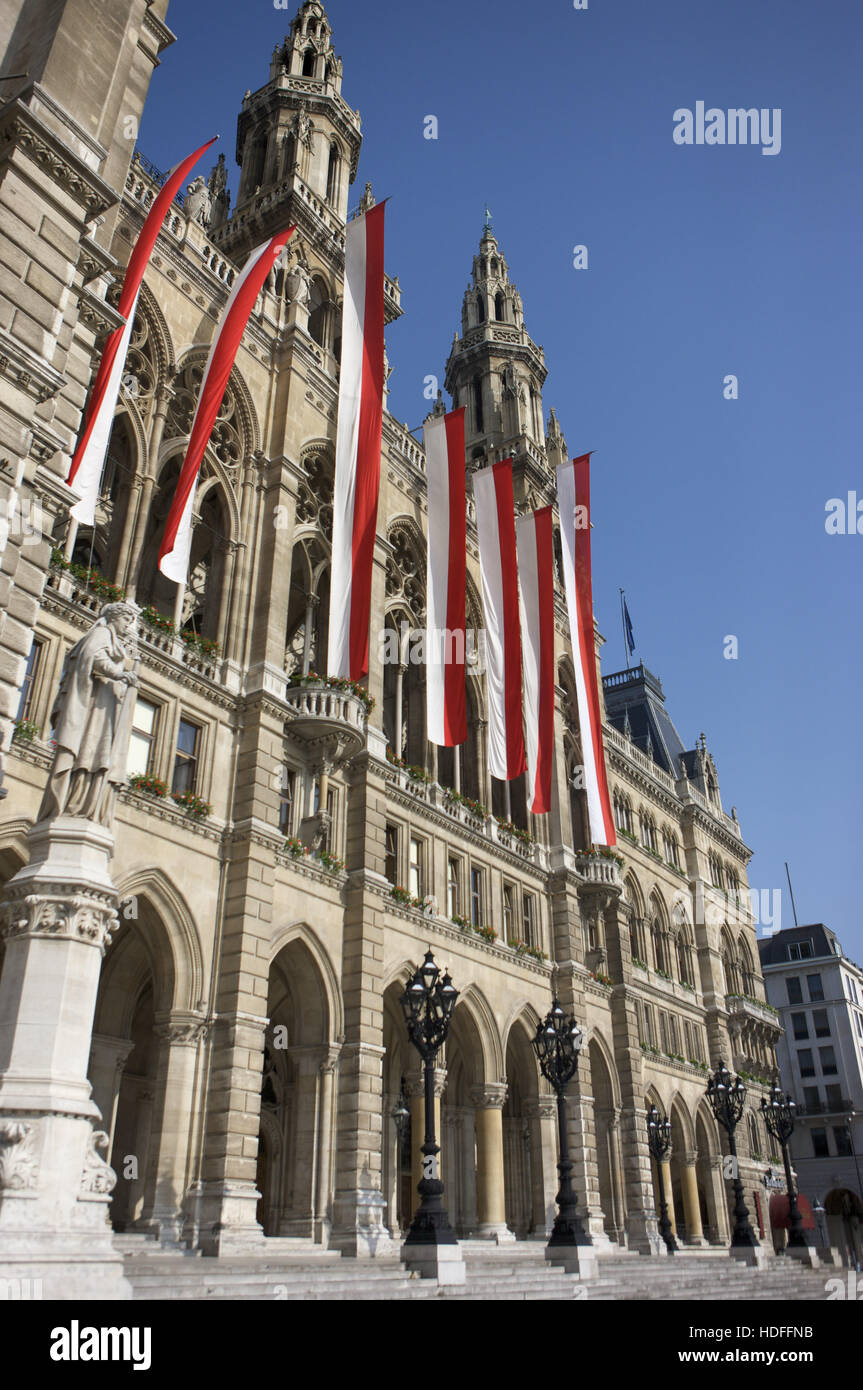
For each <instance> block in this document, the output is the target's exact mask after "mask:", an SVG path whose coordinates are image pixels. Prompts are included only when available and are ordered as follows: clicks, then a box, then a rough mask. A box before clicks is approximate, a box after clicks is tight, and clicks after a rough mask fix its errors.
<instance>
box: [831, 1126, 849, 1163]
mask: <svg viewBox="0 0 863 1390" xmlns="http://www.w3.org/2000/svg"><path fill="white" fill-rule="evenodd" d="M833 1143H834V1144H835V1145H836V1153H837V1154H838V1156H839V1157H840V1158H850V1157H851V1155H852V1154H853V1152H854V1150H853V1148H852V1147H851V1135H850V1134H849V1133H848V1131H847V1129H846V1128H845V1126H844V1125H834V1126H833Z"/></svg>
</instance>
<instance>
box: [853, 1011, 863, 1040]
mask: <svg viewBox="0 0 863 1390" xmlns="http://www.w3.org/2000/svg"><path fill="white" fill-rule="evenodd" d="M854 1025H855V1027H856V1029H857V1035H858V1037H861V1038H863V1015H860V1014H855V1015H854Z"/></svg>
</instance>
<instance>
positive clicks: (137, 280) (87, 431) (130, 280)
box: [66, 135, 219, 484]
mask: <svg viewBox="0 0 863 1390" xmlns="http://www.w3.org/2000/svg"><path fill="white" fill-rule="evenodd" d="M218 138H219V137H218V135H214V136H213V139H212V140H208V141H207V143H206V144H205V145H201V147H200V149H197V150H195V152H194V154H190V155H189V156H188V157H187V158H186V159H184V160H183V161H182V163H181V164H178V165H177V166H176V168H175V169H173V170H172V171H171V173H170V174H169V175H168V177H167V178H166V180H165V182H164V184H163V185H162V187H161V189H160V190H159V193H158V194H157V196H156V198H155V199H154V200H153V205H152V207H151V208H150V211H149V212H148V213H147V216H146V219H145V221H144V225H143V227H142V228H141V231H140V233H139V235H138V240H137V241H136V242H135V245H134V248H133V250H132V254H131V256H130V257H129V264H128V266H127V267H126V274H125V277H124V279H123V289H122V291H121V293H120V301H119V304H118V305H117V311H118V313H120V314H122V316H123V318H124V319H126V318H128V316H129V313H130V311H131V309H132V306H133V305H134V303H135V300H136V299H137V296H138V291H139V290H140V288H141V281H142V280H143V278H144V271H145V270H146V269H147V265H148V263H149V260H150V256H151V254H152V251H153V247H154V246H155V244H156V238H157V237H158V235H159V231H160V229H161V226H162V223H163V222H164V220H165V214H166V213H167V211H168V209H169V207H170V206H171V204H172V203H173V201H174V198H175V197H176V195H177V193H178V191H179V189H180V188H181V186H182V184H183V181H184V179H185V177H186V175H187V174H188V172H189V170H190V169H191V168H193V166H194V165H195V164H197V162H198V160H199V159H200V158H201V155H202V154H204V153H205V151H206V150H208V149H209V148H210V146H211V145H213V144H215V142H216V140H218ZM123 331H124V330H123V328H122V327H120V328H115V329H114V331H113V332H112V333H111V334H110V335H109V337H108V339H107V341H106V343H105V347H104V350H103V352H102V360H101V362H100V363H99V370H98V372H97V373H96V380H95V382H94V383H93V390H92V391H91V393H90V400H89V403H88V405H87V413H86V415H85V417H84V427H83V429H82V431H81V435H80V438H79V440H78V446H77V448H76V450H75V454H74V456H73V458H72V463H71V466H70V468H69V475H68V477H67V479H66V481H67V483H69V484H71V483H73V482H74V481H75V478H76V476H77V473H78V470H79V468H80V467H81V464H82V462H83V459H84V456H85V454H86V451H87V445H88V443H89V442H90V436H91V434H92V433H93V427H94V425H95V423H96V419H97V417H98V415H99V410H100V408H101V407H102V405H103V403H105V395H106V392H107V389H108V384H109V381H110V378H111V368H112V367H113V365H114V361H115V358H116V356H117V352H118V350H119V347H120V343H121V341H122V338H123ZM112 413H113V406H112ZM99 466H100V469H101V463H100V465H99Z"/></svg>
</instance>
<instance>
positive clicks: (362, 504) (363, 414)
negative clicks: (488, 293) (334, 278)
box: [327, 203, 386, 681]
mask: <svg viewBox="0 0 863 1390" xmlns="http://www.w3.org/2000/svg"><path fill="white" fill-rule="evenodd" d="M385 207H386V204H385V203H378V204H377V205H376V206H375V207H373V208H370V209H369V211H368V212H366V213H364V214H363V215H362V216H361V217H355V218H354V219H353V221H352V222H349V223H348V226H347V231H346V234H345V298H344V307H343V310H342V362H341V373H340V376H339V420H338V433H337V436H336V476H335V483H334V490H333V552H332V570H331V577H330V630H329V642H328V651H327V673H328V675H330V676H347V677H349V678H350V679H351V680H355V681H358V680H361V679H362V677H363V676H364V675H366V673H367V672H368V669H369V622H370V619H371V604H372V563H373V560H374V550H375V530H376V527H377V520H378V491H379V487H380V476H381V430H382V427H383V398H384V209H385Z"/></svg>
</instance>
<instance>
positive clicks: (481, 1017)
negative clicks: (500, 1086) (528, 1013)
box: [456, 983, 506, 1081]
mask: <svg viewBox="0 0 863 1390" xmlns="http://www.w3.org/2000/svg"><path fill="white" fill-rule="evenodd" d="M456 1008H461V1009H464V1010H465V1011H466V1012H467V1013H469V1014H470V1015H471V1018H472V1020H473V1023H474V1025H475V1027H476V1031H477V1035H478V1037H479V1041H480V1045H481V1047H482V1058H483V1076H484V1078H485V1080H486V1081H503V1080H504V1077H505V1075H506V1070H505V1067H504V1054H503V1047H502V1045H501V1038H500V1030H499V1029H498V1026H497V1021H496V1019H495V1016H494V1011H493V1009H492V1007H491V1005H490V1004H489V1002H488V1000H487V999H486V997H485V995H484V994H483V992H482V990H481V989H480V988H479V986H478V985H476V984H473V983H471V984H470V985H468V987H467V989H466V990H464V991H463V992H462V994H461V996H460V998H459V1000H458V1003H457V1005H456ZM477 1079H478V1080H479V1079H481V1078H477Z"/></svg>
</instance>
